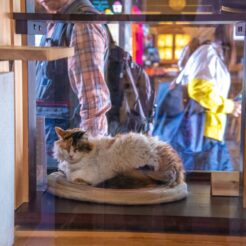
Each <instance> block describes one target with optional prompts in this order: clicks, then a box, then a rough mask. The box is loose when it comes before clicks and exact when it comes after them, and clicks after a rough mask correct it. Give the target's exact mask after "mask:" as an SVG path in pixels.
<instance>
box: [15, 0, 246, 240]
mask: <svg viewBox="0 0 246 246" xmlns="http://www.w3.org/2000/svg"><path fill="white" fill-rule="evenodd" d="M93 2H94V4H95V6H96V7H97V8H98V9H99V10H100V11H104V14H94V13H93V14H91V13H90V14H73V13H63V14H61V13H60V14H58V13H57V14H51V13H45V11H44V10H43V9H42V8H41V7H40V6H38V5H36V7H35V6H34V4H33V3H32V4H31V3H28V1H27V6H28V4H29V5H30V6H29V7H30V9H29V10H30V11H27V12H28V13H13V18H14V20H15V26H16V33H17V34H23V35H27V38H28V45H30V46H32V45H34V44H35V35H45V34H46V28H47V22H50V21H51V22H53V24H54V23H56V24H57V23H58V24H59V23H62V24H68V25H69V23H80V24H81V23H86V24H88V23H93V24H94V23H96V24H106V23H107V24H110V28H109V29H110V31H111V32H112V33H113V35H112V36H113V37H114V38H118V40H117V44H119V46H120V47H121V48H122V49H124V50H126V51H127V52H129V54H131V56H132V57H133V60H134V62H136V63H137V64H138V65H139V66H140V67H141V68H142V69H143V70H144V71H145V72H146V74H148V77H149V79H150V83H151V86H152V89H153V91H154V95H155V96H154V98H153V102H154V103H153V105H154V104H155V112H152V122H151V124H150V125H151V126H150V128H149V129H148V134H149V135H155V136H158V137H159V138H161V139H162V140H164V141H166V142H168V139H166V138H164V134H163V131H159V130H158V131H157V130H156V129H160V128H162V129H163V128H164V123H163V122H164V121H163V122H162V123H160V122H159V121H158V120H157V118H156V114H158V112H160V107H161V102H162V100H161V99H160V98H162V96H163V95H164V94H163V92H162V88H164V87H165V86H166V85H167V84H168V83H170V82H172V81H174V80H175V79H177V78H178V77H179V76H180V74H182V71H183V70H181V69H180V67H179V66H178V61H179V59H180V58H181V53H182V51H183V49H184V48H185V47H187V45H188V44H189V43H190V41H191V40H192V39H194V38H197V39H198V40H199V46H198V47H196V49H200V48H201V47H202V48H203V47H204V46H206V45H207V46H209V45H211V43H212V42H214V34H215V33H216V28H217V26H218V25H220V26H223V28H224V29H226V30H228V29H229V28H230V27H231V26H233V27H234V36H233V37H232V42H233V46H231V48H232V50H233V51H232V54H231V60H230V62H229V63H228V72H229V74H230V85H229V86H228V85H227V87H228V88H227V92H225V94H228V98H230V99H232V100H234V101H240V102H241V105H242V114H241V115H240V116H238V117H233V116H232V115H230V114H228V115H227V123H225V125H224V127H225V132H224V137H223V139H222V140H221V141H220V142H221V143H222V144H223V145H226V146H227V149H228V153H225V152H220V153H219V154H218V153H217V156H216V157H214V156H213V157H212V159H211V158H210V157H208V155H209V154H207V155H204V154H206V150H204V149H203V150H202V151H200V152H202V155H200V154H199V157H196V158H194V160H195V161H194V163H195V164H194V165H193V166H192V168H190V166H189V168H188V164H187V166H186V164H185V171H186V183H187V186H188V195H187V197H186V198H185V199H182V200H180V201H175V202H172V203H160V204H152V205H133V206H130V205H112V204H103V203H93V202H88V201H75V200H72V199H66V198H60V197H56V196H54V195H52V194H50V193H49V192H47V191H46V189H47V175H49V174H50V173H52V172H54V171H56V170H57V162H56V161H55V160H54V159H53V157H52V147H53V142H54V141H55V140H57V137H55V138H54V139H53V141H52V143H51V146H48V145H49V143H47V141H46V140H47V139H46V137H47V135H46V134H47V129H46V126H47V124H48V121H49V120H50V118H49V117H51V116H50V115H51V114H52V113H50V112H51V111H52V110H56V109H54V108H55V106H54V105H49V106H47V105H46V106H47V107H46V108H45V109H44V108H42V110H43V111H42V112H43V113H40V112H41V111H40V108H39V106H40V105H41V104H39V101H38V100H37V98H36V96H37V85H36V80H37V77H36V76H38V72H39V70H37V72H35V68H36V67H37V68H38V69H42V68H41V67H38V65H37V64H36V63H34V62H29V64H28V110H29V111H28V125H29V128H28V185H27V186H26V190H27V192H28V196H29V197H28V201H26V202H23V203H22V204H21V205H20V206H19V207H18V208H17V209H16V211H15V225H16V226H18V227H19V228H35V229H38V230H44V229H45V230H57V229H58V230H85V231H92V232H94V231H113V232H123V231H127V232H146V233H150V232H151V233H154V232H155V233H170V232H172V233H194V234H204V233H205V234H210V235H211V234H213V235H214V234H217V235H234V236H241V235H245V231H246V227H245V219H246V212H245V209H244V208H245V207H246V186H245V178H246V171H245V143H244V138H245V120H244V119H245V97H246V89H245V76H246V75H245V70H243V68H245V59H244V57H245V41H244V39H245V30H246V29H245V28H246V27H245V21H246V15H245V12H246V4H245V3H244V2H243V1H235V2H233V3H231V2H230V1H226V0H225V1H223V0H222V1H210V0H197V1H190V0H182V1H181V0H180V1H172V0H165V1H157V0H153V1H152V0H151V1H147V0H141V1H138V0H132V1H118V2H119V3H120V4H121V5H122V6H121V7H122V13H118V12H117V8H114V7H115V6H114V7H113V5H114V4H115V2H116V1H105V2H104V1H92V3H93ZM100 2H101V4H100ZM102 2H104V3H102ZM106 2H107V4H106ZM117 4H118V3H117ZM35 11H36V12H35ZM114 11H116V12H114ZM108 13H110V14H108ZM225 27H226V28H225ZM36 37H37V36H36ZM239 37H241V38H239ZM46 41H47V40H46ZM43 45H44V44H43ZM153 51H154V53H155V54H154V55H153ZM196 51H197V50H196ZM151 52H152V53H151ZM194 54H195V53H194ZM151 55H152V56H151ZM59 61H61V60H57V64H60V63H59ZM204 62H205V63H206V61H204ZM210 62H211V61H209V64H208V66H215V65H216V66H217V65H218V64H217V63H216V64H215V63H212V62H211V63H210ZM40 64H41V66H42V63H40ZM188 64H190V66H191V64H192V63H188ZM211 64H213V65H211ZM53 65H54V67H55V68H56V69H59V68H60V69H61V71H62V70H63V69H64V68H61V67H59V66H60V65H57V67H56V63H55V62H54V63H53ZM205 67H206V66H204V69H205ZM188 70H189V69H188ZM216 71H218V70H216V69H214V67H213V72H212V73H216ZM189 72H192V71H191V70H190V71H189ZM51 73H53V72H52V71H51ZM204 78H205V77H203V79H204ZM220 82H225V81H220ZM225 87H226V86H221V87H220V90H221V91H220V93H222V91H223V90H226V89H225ZM217 89H218V88H217ZM66 92H67V91H66ZM222 94H223V93H222ZM53 96H56V94H54V95H53ZM212 97H213V95H212ZM69 100H71V99H69ZM70 102H71V101H69V103H70ZM176 102H177V101H174V104H175V103H176ZM62 107H63V106H62ZM64 108H65V107H63V109H64ZM49 110H50V111H49ZM64 110H65V109H64ZM217 110H218V112H219V108H218V109H217ZM153 111H154V110H153ZM52 112H53V111H52ZM62 113H63V112H60V113H59V115H61V114H62ZM215 113H216V112H212V114H213V116H214V114H215ZM219 113H221V112H219ZM223 113H224V112H222V114H223ZM163 114H164V113H163ZM206 114H207V112H206ZM206 117H207V119H208V118H209V117H210V116H209V115H206ZM51 118H52V117H51ZM52 119H53V120H55V122H56V123H57V122H58V121H59V120H60V118H59V117H58V118H52ZM210 119H212V118H210ZM157 122H159V123H158V124H159V125H157ZM56 123H55V124H56ZM161 124H163V125H161ZM166 127H168V126H166ZM65 128H73V125H72V124H71V125H69V126H68V127H65ZM154 130H156V131H154ZM174 130H175V128H174ZM174 130H172V131H174ZM45 131H46V132H45ZM153 132H156V133H155V134H153ZM170 144H172V142H171V141H170ZM209 144H210V145H211V144H215V143H214V142H209ZM174 146H175V145H174ZM176 151H177V152H178V153H179V149H176ZM211 151H213V150H211ZM200 152H199V153H200ZM207 152H209V153H210V149H209V150H208V151H207ZM179 154H180V153H179ZM180 155H181V154H180ZM226 155H229V158H230V166H229V167H228V168H221V167H219V165H218V166H216V165H215V164H214V165H212V164H211V163H210V162H213V161H214V159H215V158H218V160H219V161H218V162H220V161H221V162H223V161H224V160H223V159H224V158H225V156H226ZM188 156H191V154H190V153H188V154H187V153H186V155H182V160H183V162H184V163H186V161H187V159H188ZM206 158H207V159H206ZM204 159H205V162H206V164H204V166H203V167H202V168H200V166H199V163H201V162H203V161H204ZM210 164H211V165H210ZM221 165H222V164H221Z"/></svg>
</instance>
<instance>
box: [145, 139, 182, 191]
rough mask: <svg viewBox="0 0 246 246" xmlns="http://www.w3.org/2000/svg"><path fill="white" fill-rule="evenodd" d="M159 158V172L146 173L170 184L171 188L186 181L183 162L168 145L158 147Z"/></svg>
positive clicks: (163, 144) (162, 144)
mask: <svg viewBox="0 0 246 246" xmlns="http://www.w3.org/2000/svg"><path fill="white" fill-rule="evenodd" d="M156 151H157V156H158V164H159V167H158V170H155V171H149V172H146V175H148V176H149V177H150V178H152V179H154V180H157V181H161V182H163V183H166V184H168V185H169V186H170V187H173V186H175V185H178V184H180V183H182V182H184V180H185V175H184V173H185V172H184V168H183V162H182V160H181V158H180V157H179V155H178V153H177V152H176V151H175V150H174V149H173V148H172V147H171V146H170V145H169V144H166V143H161V144H159V145H158V146H157V147H156Z"/></svg>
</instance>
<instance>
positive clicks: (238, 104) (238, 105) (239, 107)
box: [232, 102, 242, 117]
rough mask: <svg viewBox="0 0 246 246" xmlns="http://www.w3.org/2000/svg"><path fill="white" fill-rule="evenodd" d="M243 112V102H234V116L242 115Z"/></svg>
mask: <svg viewBox="0 0 246 246" xmlns="http://www.w3.org/2000/svg"><path fill="white" fill-rule="evenodd" d="M241 112H242V104H241V102H234V109H233V111H232V115H233V116H234V117H238V116H240V115H241Z"/></svg>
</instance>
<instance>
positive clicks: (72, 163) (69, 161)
mask: <svg viewBox="0 0 246 246" xmlns="http://www.w3.org/2000/svg"><path fill="white" fill-rule="evenodd" d="M66 161H67V162H68V163H69V164H71V165H74V164H77V163H78V162H79V161H80V159H79V160H71V159H68V160H66Z"/></svg>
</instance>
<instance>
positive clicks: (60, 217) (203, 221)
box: [14, 14, 246, 233]
mask: <svg viewBox="0 0 246 246" xmlns="http://www.w3.org/2000/svg"><path fill="white" fill-rule="evenodd" d="M14 17H15V18H16V19H18V21H17V22H16V25H17V27H18V28H19V27H21V28H20V29H18V30H17V33H25V30H24V29H25V28H23V26H24V27H26V26H25V25H26V24H27V20H28V19H31V20H37V19H38V20H45V19H52V20H58V19H62V20H64V21H68V20H70V21H75V20H78V21H102V20H109V21H117V22H118V21H143V22H146V21H147V22H148V21H166V20H173V21H174V20H175V21H177V20H178V21H196V22H197V23H198V22H199V21H203V22H205V21H209V22H210V23H216V22H217V21H218V22H219V23H226V22H227V21H226V20H225V18H229V19H230V21H237V20H243V21H245V20H246V18H245V16H242V15H238V14H237V15H233V14H228V15H226V16H221V15H212V16H211V15H209V16H205V15H204V16H198V18H196V17H197V16H163V15H162V16H159V17H160V18H158V16H157V17H156V16H147V17H146V16H135V17H134V16H131V15H123V16H110V17H108V16H106V17H105V16H97V15H90V16H85V15H80V17H78V16H76V15H48V14H42V15H37V14H35V15H33V14H19V15H18V14H15V15H14ZM157 18H158V19H157ZM175 18H176V19H175ZM26 30H27V29H26ZM244 57H246V56H245V55H244ZM29 66H32V64H29ZM32 91H33V85H30V83H29V102H31V103H29V104H28V105H29V115H28V117H29V130H30V132H29V133H30V135H28V134H27V135H26V136H28V137H29V148H33V147H34V146H35V145H33V143H34V142H35V140H34V139H33V134H34V132H35V123H34V119H33V113H34V104H33V102H34V101H35V98H33V95H31V93H32ZM244 91H245V88H244ZM31 96H32V97H31ZM244 115H245V114H244ZM25 117H26V119H27V115H25ZM242 118H244V117H242ZM242 125H243V126H244V124H242ZM245 137H246V136H245ZM29 150H30V149H29ZM33 160H34V157H33V153H31V154H30V156H29V164H30V168H29V172H30V173H32V176H31V175H30V176H29V177H28V178H29V187H30V188H29V195H30V200H29V202H30V203H29V205H36V206H37V207H39V206H40V204H34V203H35V202H37V203H38V202H40V201H39V200H38V199H39V197H37V200H36V201H34V203H32V201H31V198H33V197H35V194H36V193H35V183H34V181H35V165H34V163H32V162H31V161H33ZM244 166H245V160H244ZM245 179H246V171H245V170H244V180H245ZM244 187H246V184H244ZM245 190H246V189H244V206H245V207H246V198H245V196H246V191H245ZM38 196H39V194H38ZM56 201H57V200H56ZM58 202H59V201H58ZM26 206H27V204H25V205H24V206H23V207H22V208H20V210H17V214H19V217H18V216H17V223H20V224H21V222H23V221H24V220H26V221H27V224H28V223H29V225H30V224H31V225H37V224H39V222H40V220H39V219H40V218H39V217H38V216H40V215H37V213H35V211H31V210H25V208H26ZM28 207H29V206H28ZM30 207H32V206H30ZM33 208H34V210H35V208H36V207H35V206H34V207H33ZM123 210H124V208H123ZM40 211H41V210H39V213H40ZM28 213H30V217H29V218H28V217H27V215H28ZM32 216H33V217H32ZM35 216H37V217H35ZM49 216H51V215H50V214H49V213H45V214H44V217H43V218H42V219H43V224H42V226H51V224H49V223H50V221H51V220H52V219H53V222H54V223H57V224H59V225H60V226H63V224H64V223H65V221H66V220H67V219H68V214H63V213H57V214H53V215H52V216H54V217H53V218H49ZM106 217H107V216H106ZM93 218H96V219H98V221H99V225H98V224H97V225H95V224H93V223H94V221H93ZM107 218H108V219H109V221H106V222H105V215H104V214H98V215H97V216H95V215H94V214H90V215H87V214H83V213H81V214H76V215H75V220H76V222H75V224H72V225H71V227H72V226H79V223H81V221H82V220H85V221H86V223H88V224H89V225H90V226H91V228H93V225H94V226H99V227H100V226H101V228H104V226H105V223H106V224H107V223H109V224H107V225H109V227H108V228H109V229H111V230H114V229H115V228H118V230H121V229H122V228H121V227H120V225H119V224H117V223H120V222H124V221H125V220H126V218H127V219H129V221H127V223H128V224H127V226H126V227H127V230H131V229H132V228H133V227H134V228H136V227H137V225H138V224H139V223H145V222H146V221H148V222H149V223H151V222H152V220H151V218H150V216H149V217H148V216H147V217H145V216H142V217H141V218H140V217H139V216H135V217H134V216H125V215H124V214H121V215H117V214H114V215H113V216H108V217H107ZM119 218H120V219H119ZM146 218H147V219H148V220H146ZM29 219H30V220H29ZM32 219H33V221H32ZM35 219H36V221H34V220H35ZM50 219H51V220H50ZM110 219H111V220H110ZM117 219H119V221H117ZM155 219H156V222H155V223H154V225H151V226H152V229H153V230H158V227H159V225H164V229H166V228H169V229H170V228H171V229H173V228H174V227H173V228H172V226H171V225H168V224H165V223H166V222H163V221H166V220H168V219H170V220H171V222H174V224H175V225H176V226H177V225H179V222H180V226H179V228H180V232H182V230H183V229H184V228H186V229H187V230H189V229H191V227H192V225H193V224H195V225H197V226H198V227H199V226H200V227H199V228H200V230H201V231H202V229H203V228H204V227H203V226H204V225H205V226H207V227H206V229H207V231H206V232H208V233H209V232H210V233H211V232H212V231H209V228H210V227H211V226H212V227H211V230H212V229H214V227H216V226H217V225H216V224H215V222H216V223H218V228H219V230H220V231H215V232H217V233H223V228H224V227H223V226H224V225H228V224H230V223H233V225H236V226H235V228H234V229H235V230H237V229H239V228H240V229H241V230H242V231H240V233H243V232H244V231H245V228H244V218H235V219H233V220H230V218H229V219H223V218H216V220H214V221H212V220H211V221H210V222H209V221H208V220H209V219H208V218H194V217H188V219H187V217H182V216H180V217H178V218H177V217H176V216H173V217H172V216H169V217H168V216H163V217H159V219H158V216H156V217H155ZM137 220H139V221H137ZM112 221H113V223H112V224H110V223H111V222H112ZM136 221H137V222H139V223H136ZM45 222H46V223H45ZM181 222H182V223H181ZM32 223H33V224H32ZM35 223H36V224H35ZM90 223H92V224H90ZM100 223H101V224H100ZM130 223H133V224H130ZM134 223H135V224H134ZM158 223H159V224H158ZM57 224H56V225H57ZM88 224H87V225H88ZM90 226H89V227H90ZM110 226H111V227H110ZM117 226H118V227H117ZM143 226H145V225H143ZM147 226H149V224H148V225H147ZM165 226H166V227H165ZM169 226H170V227H169ZM182 226H184V227H182ZM185 226H186V227H185ZM213 226H214V227H213ZM219 226H220V227H219ZM123 227H124V226H123ZM229 227H230V226H229ZM229 227H227V230H226V231H224V232H226V233H230V228H229ZM176 228H177V227H176ZM83 229H85V228H83ZM123 229H124V228H123ZM137 229H140V228H137ZM145 229H146V227H145ZM192 229H193V228H192ZM146 230H147V229H146Z"/></svg>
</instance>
